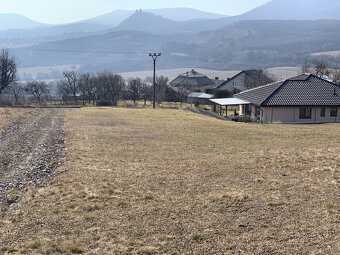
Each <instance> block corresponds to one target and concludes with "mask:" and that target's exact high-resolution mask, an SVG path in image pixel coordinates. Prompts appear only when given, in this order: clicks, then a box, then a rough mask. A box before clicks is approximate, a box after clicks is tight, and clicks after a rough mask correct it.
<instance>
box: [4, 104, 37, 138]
mask: <svg viewBox="0 0 340 255" xmlns="http://www.w3.org/2000/svg"><path fill="white" fill-rule="evenodd" d="M34 111H35V110H32V109H19V108H0V132H1V131H2V130H4V128H6V127H7V126H8V125H10V124H12V123H13V122H16V121H20V120H22V119H23V118H25V117H29V116H30V115H31V114H34Z"/></svg>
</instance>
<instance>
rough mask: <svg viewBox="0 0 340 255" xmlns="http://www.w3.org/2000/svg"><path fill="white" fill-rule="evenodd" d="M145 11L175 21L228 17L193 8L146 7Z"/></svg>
mask: <svg viewBox="0 0 340 255" xmlns="http://www.w3.org/2000/svg"><path fill="white" fill-rule="evenodd" d="M145 11H146V12H150V13H153V14H155V15H159V16H162V17H163V18H166V19H170V20H174V21H189V20H194V19H218V18H223V17H226V15H222V14H216V13H211V12H205V11H200V10H197V9H193V8H163V9H146V10H145Z"/></svg>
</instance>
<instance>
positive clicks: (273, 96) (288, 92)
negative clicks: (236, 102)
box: [235, 74, 340, 106]
mask: <svg viewBox="0 0 340 255" xmlns="http://www.w3.org/2000/svg"><path fill="white" fill-rule="evenodd" d="M235 97H236V98H239V99H243V100H247V101H249V102H251V103H252V104H255V105H258V106H340V86H339V85H338V84H335V83H333V82H329V81H327V80H325V79H322V78H319V77H317V76H315V75H312V74H303V75H299V76H296V77H293V78H290V79H287V80H285V81H280V82H275V83H270V84H267V85H264V86H261V87H258V88H254V89H250V90H246V91H243V92H241V93H239V94H236V95H235Z"/></svg>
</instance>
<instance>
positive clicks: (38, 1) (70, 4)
mask: <svg viewBox="0 0 340 255" xmlns="http://www.w3.org/2000/svg"><path fill="white" fill-rule="evenodd" d="M268 1H269V0H0V6H1V8H0V13H18V14H22V15H24V16H27V17H29V18H31V19H33V20H35V21H40V22H45V23H66V22H72V21H78V20H81V19H86V18H90V17H95V16H98V15H101V14H104V13H107V12H110V11H113V10H116V9H125V10H136V9H157V8H174V7H190V8H196V9H199V10H203V11H210V12H216V13H221V14H227V15H237V14H241V13H244V12H246V11H248V10H250V9H252V8H254V7H256V6H259V5H261V4H263V3H265V2H268Z"/></svg>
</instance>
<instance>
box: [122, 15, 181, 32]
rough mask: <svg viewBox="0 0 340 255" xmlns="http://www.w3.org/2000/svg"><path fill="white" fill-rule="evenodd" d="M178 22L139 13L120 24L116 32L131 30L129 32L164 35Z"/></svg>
mask: <svg viewBox="0 0 340 255" xmlns="http://www.w3.org/2000/svg"><path fill="white" fill-rule="evenodd" d="M176 24H177V22H175V21H172V20H169V19H166V18H163V17H161V16H158V15H155V14H152V13H149V12H144V11H137V12H135V13H134V14H133V15H131V16H130V17H129V18H127V19H126V20H124V21H123V22H122V23H120V24H119V25H118V26H117V27H116V30H118V31H119V30H129V31H144V32H149V33H154V34H157V33H162V31H164V30H166V29H167V28H169V27H173V26H175V25H176Z"/></svg>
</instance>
